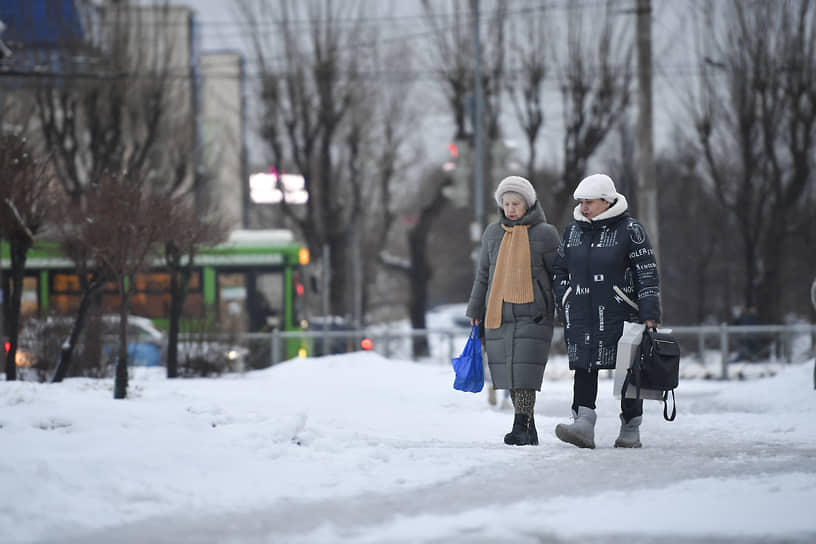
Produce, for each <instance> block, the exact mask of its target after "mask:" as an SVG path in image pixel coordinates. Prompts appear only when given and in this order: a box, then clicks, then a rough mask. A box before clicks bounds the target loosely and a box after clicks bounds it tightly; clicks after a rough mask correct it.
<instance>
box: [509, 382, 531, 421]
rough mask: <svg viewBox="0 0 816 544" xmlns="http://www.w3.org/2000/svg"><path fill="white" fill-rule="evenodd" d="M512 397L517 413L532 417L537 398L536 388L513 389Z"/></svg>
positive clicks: (511, 391)
mask: <svg viewBox="0 0 816 544" xmlns="http://www.w3.org/2000/svg"><path fill="white" fill-rule="evenodd" d="M510 399H511V400H512V401H513V408H515V411H516V413H517V414H525V415H527V416H530V417H532V415H533V410H534V409H535V400H536V391H535V389H511V390H510Z"/></svg>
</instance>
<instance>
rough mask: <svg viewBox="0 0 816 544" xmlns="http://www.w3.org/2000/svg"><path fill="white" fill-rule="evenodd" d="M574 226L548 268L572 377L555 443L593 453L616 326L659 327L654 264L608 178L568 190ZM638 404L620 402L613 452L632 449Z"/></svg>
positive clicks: (636, 225)
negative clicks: (566, 418) (567, 410)
mask: <svg viewBox="0 0 816 544" xmlns="http://www.w3.org/2000/svg"><path fill="white" fill-rule="evenodd" d="M573 197H574V198H575V200H577V201H578V205H577V206H575V210H574V211H573V218H574V221H573V222H572V223H570V225H569V226H567V228H566V230H565V231H564V237H563V239H562V241H561V246H560V247H559V248H558V256H557V257H556V259H555V263H554V265H553V268H554V277H553V287H554V289H555V294H556V301H557V303H558V305H559V310H560V311H561V312H563V316H564V339H565V341H566V344H567V355H568V357H569V366H570V369H571V370H574V371H575V373H574V376H573V399H572V417H573V422H572V423H570V424H559V425H558V426H557V427H556V428H555V434H556V436H557V437H558V438H559V439H561V440H563V441H564V442H569V443H570V444H574V445H576V446H578V447H581V448H594V447H595V420H596V413H595V401H596V399H597V396H598V371H599V370H601V369H612V368H615V361H616V357H617V344H618V340H619V339H620V337H621V334H622V332H623V323H624V321H633V322H639V323H645V324H646V326H647V327H650V328H656V327H657V326H658V323H659V321H660V287H659V279H658V274H657V262H656V260H655V255H654V251H653V250H652V247H651V245H650V244H649V238H648V236H647V235H646V230H645V229H644V228H643V225H641V224H640V223H639V222H638V221H637V220H635V219H634V218H632V217H631V216H630V215H629V211H628V209H629V205H628V203H627V201H626V198H625V197H624V196H623V195H622V194H620V193H618V192H617V190H616V189H615V183H614V182H613V181H612V178H610V177H609V176H607V175H605V174H594V175H591V176H589V177H586V178H584V179H583V180H582V181H581V182H580V183H579V184H578V187H577V188H576V189H575V192H574V193H573ZM642 419H643V400H640V399H627V398H625V397H624V398H622V399H621V415H620V420H621V428H620V434H619V435H618V438H617V440H615V447H624V448H639V447H641V442H640V424H641V422H642Z"/></svg>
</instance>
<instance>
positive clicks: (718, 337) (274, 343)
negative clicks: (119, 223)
mask: <svg viewBox="0 0 816 544" xmlns="http://www.w3.org/2000/svg"><path fill="white" fill-rule="evenodd" d="M661 329H668V330H671V332H672V334H673V335H675V337H676V338H677V339H678V341H679V342H680V345H681V348H682V350H683V354H684V356H694V357H696V358H698V359H699V360H700V361H704V360H705V358H706V357H705V354H706V352H707V351H711V350H712V349H713V350H717V351H719V359H720V368H721V374H720V377H721V378H722V379H728V365H729V364H730V363H732V362H736V359H735V357H740V356H745V357H748V359H745V360H759V359H761V360H770V361H773V362H778V361H784V362H786V363H792V362H799V360H806V359H809V358H811V357H814V354H816V347H815V346H816V341H815V340H816V325H812V324H801V323H796V324H787V325H729V324H725V323H723V324H720V325H696V326H674V327H673V326H664V327H661ZM469 332H470V331H469V329H465V328H434V329H405V330H395V329H382V328H367V329H361V330H353V331H320V330H316V331H293V332H282V331H273V332H271V333H262V334H260V333H255V334H253V335H251V336H253V337H257V338H261V337H265V338H267V339H268V341H269V343H270V344H269V345H270V350H269V351H270V360H269V362H270V364H277V363H279V362H281V361H282V360H283V356H282V354H283V353H284V343H285V341H286V340H288V339H303V340H311V341H314V340H316V339H322V342H323V345H327V344H328V341H329V340H330V339H341V340H346V345H348V346H349V348H350V349H349V351H353V350H357V349H360V348H359V345H360V344H359V343H360V341H361V340H362V339H363V338H369V339H371V340H372V341H373V345H374V351H376V352H378V353H380V354H381V355H383V356H384V357H386V358H391V357H394V356H400V357H404V358H408V359H411V358H412V353H411V349H410V344H411V339H412V338H415V337H422V336H425V337H426V338H429V343H430V338H431V337H435V340H434V342H433V344H434V345H435V346H436V347H437V349H436V350H435V351H436V355H435V358H440V359H444V360H446V361H447V360H450V358H452V357H455V356H456V355H458V353H459V351H461V348H462V347H463V345H464V340H465V338H467V335H468V333H469ZM802 338H805V339H806V340H807V342H805V344H806V348H805V349H804V350H802V349H801V346H799V347H800V349H799V351H797V348H796V346H795V345H794V344H795V342H797V341H800V340H801V339H802ZM740 340H744V341H745V342H744V343H742V344H740ZM799 343H800V344H802V342H799ZM440 345H443V346H445V347H444V348H443V349H442V350H440V349H438V348H439V346H440ZM692 346H694V347H693V348H692ZM553 350H554V351H558V350H561V351H563V331H562V330H561V328H560V327H556V331H555V333H554V335H553ZM751 350H753V353H746V352H747V351H751ZM692 354H693V355H692ZM314 355H321V354H320V353H315V354H314ZM750 357H755V358H754V359H750Z"/></svg>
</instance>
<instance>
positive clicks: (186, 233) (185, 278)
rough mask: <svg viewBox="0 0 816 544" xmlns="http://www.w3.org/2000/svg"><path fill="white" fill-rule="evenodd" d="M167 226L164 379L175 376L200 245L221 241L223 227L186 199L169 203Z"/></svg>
mask: <svg viewBox="0 0 816 544" xmlns="http://www.w3.org/2000/svg"><path fill="white" fill-rule="evenodd" d="M169 209H170V210H171V215H170V216H169V217H168V219H169V223H170V224H169V225H167V226H166V229H165V230H163V231H162V232H161V234H160V241H161V242H162V243H163V246H164V260H165V262H166V265H167V270H168V272H169V274H170V316H169V330H168V337H167V377H168V378H176V377H178V337H179V326H180V322H181V315H182V311H183V309H184V301H185V300H186V298H187V290H188V286H189V284H190V279H191V277H192V274H193V267H194V263H195V257H196V253H197V252H198V250H199V249H200V248H201V247H202V246H209V245H213V244H215V243H218V242H221V241H223V240H224V239H225V238H226V230H227V229H226V228H225V227H224V225H223V224H222V223H221V222H220V221H218V219H217V218H215V217H213V216H212V215H210V216H207V215H205V214H201V213H200V212H199V211H198V210H197V209H196V208H195V207H194V206H193V203H192V202H191V201H190V200H189V199H188V198H184V197H182V198H176V199H174V200H173V201H171V202H170V203H169Z"/></svg>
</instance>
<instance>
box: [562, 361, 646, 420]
mask: <svg viewBox="0 0 816 544" xmlns="http://www.w3.org/2000/svg"><path fill="white" fill-rule="evenodd" d="M597 398H598V371H597V370H582V369H577V370H576V371H575V376H574V377H573V382H572V410H573V411H574V412H577V411H578V407H579V406H586V407H587V408H592V409H593V410H594V409H595V399H597ZM621 415H623V419H624V420H625V421H627V422H628V421H629V420H630V419H632V418H633V417H638V416H640V415H643V399H627V398H623V399H621Z"/></svg>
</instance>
